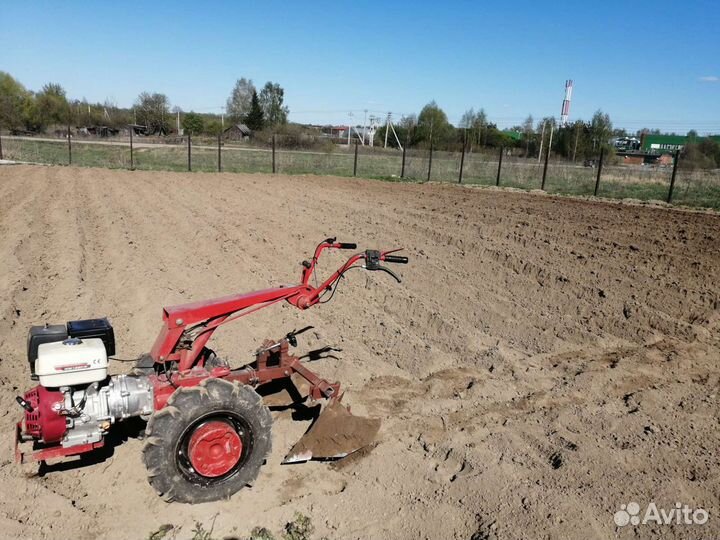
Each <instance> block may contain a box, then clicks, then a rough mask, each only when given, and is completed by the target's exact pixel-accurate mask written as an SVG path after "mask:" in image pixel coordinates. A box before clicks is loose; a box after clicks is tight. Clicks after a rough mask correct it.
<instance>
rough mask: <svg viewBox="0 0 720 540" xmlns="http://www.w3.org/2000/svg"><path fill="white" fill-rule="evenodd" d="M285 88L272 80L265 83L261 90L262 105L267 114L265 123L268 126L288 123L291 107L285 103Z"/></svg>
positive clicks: (264, 113) (264, 112)
mask: <svg viewBox="0 0 720 540" xmlns="http://www.w3.org/2000/svg"><path fill="white" fill-rule="evenodd" d="M284 97H285V90H283V89H282V87H281V86H280V85H279V84H277V83H272V82H270V81H268V82H266V83H265V86H263V89H262V90H261V91H260V95H259V98H260V107H261V108H262V110H263V115H264V116H265V123H266V124H267V125H268V126H278V125H283V124H287V117H288V113H289V112H290V111H289V109H288V108H287V107H286V106H284V105H283V99H284Z"/></svg>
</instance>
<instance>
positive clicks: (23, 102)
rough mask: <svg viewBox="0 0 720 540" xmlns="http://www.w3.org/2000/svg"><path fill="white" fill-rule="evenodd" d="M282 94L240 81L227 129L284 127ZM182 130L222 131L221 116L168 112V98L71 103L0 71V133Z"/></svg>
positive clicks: (53, 90)
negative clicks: (241, 125) (120, 103)
mask: <svg viewBox="0 0 720 540" xmlns="http://www.w3.org/2000/svg"><path fill="white" fill-rule="evenodd" d="M284 99H285V91H284V90H283V88H282V87H281V86H280V85H279V84H277V83H273V82H271V81H268V82H267V83H265V85H264V86H263V87H262V88H261V89H260V91H259V92H258V91H257V90H256V88H255V86H254V84H253V82H252V80H249V79H245V78H241V79H239V80H238V81H237V82H236V84H235V86H234V88H233V89H232V91H231V93H230V96H229V97H228V100H227V107H226V114H225V116H224V120H225V125H226V126H227V125H231V124H233V123H244V124H246V125H247V126H248V127H249V128H250V129H251V130H253V131H261V130H263V129H275V128H278V127H279V126H283V125H285V124H287V121H288V120H287V118H288V114H289V110H288V107H287V106H285V104H284ZM178 117H179V118H180V127H181V128H182V129H184V130H185V131H186V132H190V133H192V134H193V135H199V134H207V135H216V134H217V133H219V132H220V130H221V129H222V121H223V115H222V114H221V113H219V112H218V113H198V112H194V111H190V112H183V111H182V110H181V109H180V108H179V107H173V108H171V103H170V99H169V98H168V96H166V95H165V94H162V93H157V92H154V93H152V92H142V93H141V94H140V95H138V97H137V99H136V101H135V103H134V105H133V106H132V107H131V108H122V107H118V106H117V105H116V104H114V103H111V102H109V101H106V102H105V103H90V102H88V101H87V100H86V99H82V100H79V99H70V98H68V96H67V93H66V91H65V89H64V88H63V87H62V86H61V85H60V84H57V83H48V84H46V85H44V86H43V87H42V89H41V90H40V91H38V92H33V91H31V90H28V89H27V88H25V86H23V85H22V84H21V83H20V82H19V81H17V80H16V79H15V78H13V77H12V76H11V75H10V74H9V73H5V72H2V71H0V129H6V130H10V131H25V132H31V133H43V132H45V131H46V130H47V129H48V128H51V127H65V126H107V127H110V128H115V129H123V128H126V127H127V126H129V125H137V126H144V127H145V128H146V130H145V132H146V133H147V134H160V135H163V134H168V133H171V132H173V131H175V130H176V129H177V119H178Z"/></svg>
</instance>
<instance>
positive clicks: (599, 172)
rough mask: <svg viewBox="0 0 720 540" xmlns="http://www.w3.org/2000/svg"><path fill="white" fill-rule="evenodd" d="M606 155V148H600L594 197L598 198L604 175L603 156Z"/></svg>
mask: <svg viewBox="0 0 720 540" xmlns="http://www.w3.org/2000/svg"><path fill="white" fill-rule="evenodd" d="M604 155H605V147H603V146H601V147H600V162H599V163H598V172H597V179H596V180H595V191H594V192H593V195H594V196H595V197H597V194H598V191H599V190H600V175H601V174H602V163H603V156H604Z"/></svg>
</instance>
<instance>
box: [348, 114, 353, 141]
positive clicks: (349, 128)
mask: <svg viewBox="0 0 720 540" xmlns="http://www.w3.org/2000/svg"><path fill="white" fill-rule="evenodd" d="M348 117H349V118H350V120H348V148H350V132H351V131H352V126H351V125H350V124H351V122H352V117H353V113H352V112H349V113H348Z"/></svg>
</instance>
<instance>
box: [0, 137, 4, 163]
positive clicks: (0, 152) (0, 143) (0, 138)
mask: <svg viewBox="0 0 720 540" xmlns="http://www.w3.org/2000/svg"><path fill="white" fill-rule="evenodd" d="M0 159H3V152H2V133H0Z"/></svg>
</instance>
